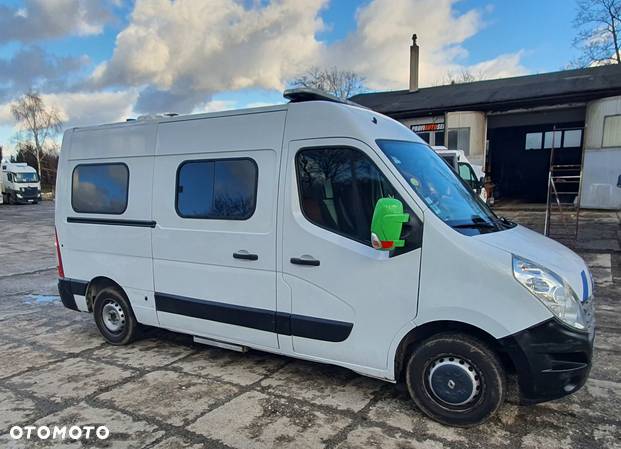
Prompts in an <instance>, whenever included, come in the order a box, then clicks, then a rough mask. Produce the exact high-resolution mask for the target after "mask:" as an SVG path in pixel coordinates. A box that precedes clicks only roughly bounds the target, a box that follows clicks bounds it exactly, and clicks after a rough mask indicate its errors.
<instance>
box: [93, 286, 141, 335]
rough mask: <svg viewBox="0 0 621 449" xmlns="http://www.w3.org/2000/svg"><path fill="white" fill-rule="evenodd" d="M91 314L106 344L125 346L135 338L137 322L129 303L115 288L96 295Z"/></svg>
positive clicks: (105, 289) (106, 289)
mask: <svg viewBox="0 0 621 449" xmlns="http://www.w3.org/2000/svg"><path fill="white" fill-rule="evenodd" d="M93 314H94V315H95V323H96V324H97V328H98V329H99V332H100V333H101V335H102V336H103V337H104V338H105V339H106V341H107V342H108V343H110V344H112V345H119V346H120V345H126V344H128V343H131V342H132V341H133V340H134V338H136V334H137V328H138V322H137V321H136V317H134V313H133V312H132V309H131V306H130V305H129V301H128V300H127V298H126V297H125V295H123V294H122V293H121V292H119V291H118V290H117V289H116V288H114V287H108V288H104V289H103V290H101V291H100V292H99V293H97V296H96V297H95V303H94V305H93Z"/></svg>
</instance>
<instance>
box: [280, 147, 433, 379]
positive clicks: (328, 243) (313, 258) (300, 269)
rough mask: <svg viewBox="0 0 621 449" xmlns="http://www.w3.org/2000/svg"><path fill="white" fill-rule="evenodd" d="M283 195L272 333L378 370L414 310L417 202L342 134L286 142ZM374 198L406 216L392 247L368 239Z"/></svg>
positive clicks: (323, 355)
mask: <svg viewBox="0 0 621 449" xmlns="http://www.w3.org/2000/svg"><path fill="white" fill-rule="evenodd" d="M283 197H284V204H283V208H282V210H283V239H282V245H281V251H282V277H283V278H282V280H283V282H284V283H285V284H286V285H287V286H288V289H286V288H285V289H282V290H283V291H285V292H288V293H286V294H285V293H283V294H282V295H281V294H280V292H281V289H279V297H278V312H279V313H278V316H279V318H280V320H281V323H282V322H284V319H285V318H286V317H289V322H288V326H281V331H282V332H281V333H284V334H288V335H291V343H292V345H293V351H294V352H296V353H298V354H301V355H304V356H307V357H311V358H317V359H320V360H324V361H331V360H332V361H337V362H339V363H340V364H347V365H349V366H350V367H351V368H352V369H356V366H360V367H364V368H365V372H373V371H374V370H375V371H377V374H378V375H382V373H383V372H385V370H386V369H387V363H392V362H389V361H388V360H387V354H388V350H389V347H390V345H391V343H392V341H393V340H394V338H395V336H396V334H397V333H398V332H399V330H400V329H401V328H402V327H403V326H405V325H406V324H407V323H408V322H410V321H411V320H412V319H414V317H415V316H416V310H417V299H418V279H419V268H420V257H421V235H422V221H421V219H420V217H422V213H421V212H420V209H418V207H416V204H415V203H414V201H413V199H412V198H411V197H410V196H409V194H408V192H407V191H406V190H405V189H404V188H403V186H402V185H401V184H399V182H398V181H397V178H395V176H394V175H393V174H392V173H391V172H390V170H388V167H387V166H386V164H385V163H384V162H383V161H382V159H380V158H379V157H378V155H377V154H376V153H375V152H374V151H373V150H372V149H371V148H369V147H367V146H365V145H364V144H362V143H361V142H359V141H354V140H350V139H326V140H312V141H295V142H291V143H290V146H289V150H288V155H287V165H286V185H285V191H284V195H283ZM382 197H396V198H398V199H400V200H401V201H403V202H404V205H405V208H406V211H407V212H409V213H410V215H411V218H410V222H409V223H408V226H406V232H407V233H409V235H408V236H407V237H406V241H407V244H406V247H405V248H402V249H400V250H398V251H399V252H398V253H396V252H395V253H392V254H389V253H388V252H382V251H377V250H375V249H373V248H372V247H371V242H370V235H371V231H370V229H371V218H372V216H373V210H374V207H375V204H376V202H377V200H378V199H379V198H382ZM289 294H290V296H288V295H289ZM279 338H281V339H282V338H284V336H282V335H281V336H280V337H279Z"/></svg>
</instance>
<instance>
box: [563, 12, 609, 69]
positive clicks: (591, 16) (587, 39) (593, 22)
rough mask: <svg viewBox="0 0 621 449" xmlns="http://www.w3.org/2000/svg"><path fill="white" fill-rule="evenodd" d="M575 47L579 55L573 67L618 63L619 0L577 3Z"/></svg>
mask: <svg viewBox="0 0 621 449" xmlns="http://www.w3.org/2000/svg"><path fill="white" fill-rule="evenodd" d="M577 5H578V11H577V14H576V18H575V19H574V26H575V27H576V28H577V29H578V34H577V35H576V37H575V38H574V46H575V47H576V48H579V49H580V50H581V51H582V56H581V57H580V58H578V59H577V60H575V61H574V62H573V63H572V65H574V66H578V67H589V66H593V65H605V64H621V51H620V50H619V46H620V45H621V39H620V37H619V33H621V0H578V2H577Z"/></svg>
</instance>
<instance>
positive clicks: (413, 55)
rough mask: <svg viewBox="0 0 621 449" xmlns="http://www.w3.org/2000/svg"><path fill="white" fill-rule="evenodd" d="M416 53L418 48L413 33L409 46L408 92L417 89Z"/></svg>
mask: <svg viewBox="0 0 621 449" xmlns="http://www.w3.org/2000/svg"><path fill="white" fill-rule="evenodd" d="M418 53H419V48H418V44H417V43H416V34H413V35H412V45H411V46H410V92H416V91H417V90H418Z"/></svg>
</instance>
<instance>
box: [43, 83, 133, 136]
mask: <svg viewBox="0 0 621 449" xmlns="http://www.w3.org/2000/svg"><path fill="white" fill-rule="evenodd" d="M42 97H43V101H44V102H45V104H47V105H50V106H52V107H55V108H56V109H57V110H58V111H59V112H60V114H61V117H62V119H63V121H64V123H65V127H72V126H84V125H94V124H99V123H110V122H118V121H124V120H125V119H127V118H130V117H133V116H134V112H133V105H134V103H135V102H136V99H137V97H138V92H137V91H136V89H127V90H119V91H114V92H107V91H102V92H65V93H59V94H49V95H43V96H42Z"/></svg>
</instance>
